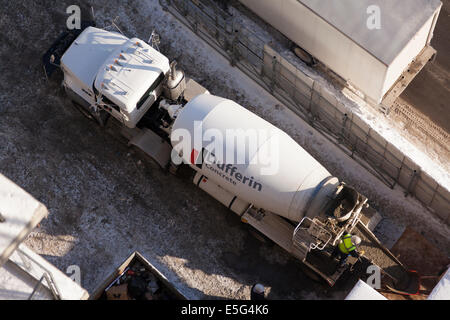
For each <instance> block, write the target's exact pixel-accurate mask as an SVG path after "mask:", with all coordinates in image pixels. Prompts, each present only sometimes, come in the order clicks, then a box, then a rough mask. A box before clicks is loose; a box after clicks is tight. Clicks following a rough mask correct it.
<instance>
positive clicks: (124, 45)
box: [61, 27, 170, 112]
mask: <svg viewBox="0 0 450 320" xmlns="http://www.w3.org/2000/svg"><path fill="white" fill-rule="evenodd" d="M61 64H62V65H63V67H64V68H65V69H68V70H69V72H71V73H72V74H73V75H74V76H75V77H77V78H78V79H79V80H80V81H81V82H83V83H84V85H85V86H86V87H87V88H92V86H94V85H95V89H96V90H98V91H99V92H100V93H102V94H103V95H104V96H106V97H107V98H108V99H109V100H111V101H112V102H114V103H115V104H117V105H118V106H119V107H121V108H123V109H124V110H125V111H128V112H131V111H132V110H133V109H134V108H136V104H137V102H138V101H139V100H140V99H141V98H142V96H143V95H144V93H145V92H146V91H147V89H148V88H149V87H150V86H151V85H152V84H153V83H154V82H155V81H156V80H157V79H158V77H159V76H160V74H161V73H163V74H164V75H166V74H167V73H168V72H169V70H170V64H169V60H168V58H167V57H165V56H164V55H163V54H161V53H160V52H158V51H157V50H155V49H153V48H152V47H151V46H150V45H148V44H147V43H145V42H144V41H142V40H140V39H137V38H132V39H129V38H127V37H125V36H123V35H121V34H118V33H115V32H110V31H105V30H102V29H98V28H94V27H89V28H87V29H86V30H84V31H83V32H82V33H81V34H80V36H79V37H78V38H77V39H76V40H75V41H74V43H73V44H72V45H71V46H70V48H69V49H68V50H67V51H66V53H65V54H64V56H63V58H62V59H61ZM94 82H95V83H94Z"/></svg>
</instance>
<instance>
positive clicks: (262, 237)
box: [248, 225, 274, 245]
mask: <svg viewBox="0 0 450 320" xmlns="http://www.w3.org/2000/svg"><path fill="white" fill-rule="evenodd" d="M248 226H249V229H248V231H249V233H250V234H251V235H252V236H253V237H254V238H255V239H256V240H258V241H259V242H261V243H264V244H268V245H272V244H273V243H274V242H273V241H272V240H270V239H269V238H268V237H266V236H265V235H264V234H263V233H261V232H260V231H258V230H256V229H255V228H253V227H252V226H250V225H248Z"/></svg>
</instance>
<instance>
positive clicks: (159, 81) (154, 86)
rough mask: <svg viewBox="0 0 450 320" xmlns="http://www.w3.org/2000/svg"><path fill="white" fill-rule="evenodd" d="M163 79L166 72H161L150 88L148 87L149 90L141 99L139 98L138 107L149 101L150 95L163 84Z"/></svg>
mask: <svg viewBox="0 0 450 320" xmlns="http://www.w3.org/2000/svg"><path fill="white" fill-rule="evenodd" d="M163 80H164V73H162V72H161V73H160V74H159V76H158V78H157V79H156V81H155V82H153V84H152V85H151V86H150V88H148V90H147V92H145V94H144V95H143V96H142V98H141V100H139V102H138V103H137V105H136V107H137V109H140V108H141V107H142V106H143V105H144V103H145V101H147V98H148V96H149V95H150V94H151V93H152V92H153V91H154V90H155V89H156V88H157V87H158V86H159V85H160V84H161V82H162V81H163Z"/></svg>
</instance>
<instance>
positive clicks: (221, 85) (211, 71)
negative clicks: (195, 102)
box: [118, 1, 450, 253]
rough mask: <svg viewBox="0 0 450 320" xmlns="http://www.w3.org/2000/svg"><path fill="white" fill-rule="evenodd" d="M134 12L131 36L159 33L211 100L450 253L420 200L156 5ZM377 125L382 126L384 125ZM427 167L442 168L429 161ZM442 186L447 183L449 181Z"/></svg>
mask: <svg viewBox="0 0 450 320" xmlns="http://www.w3.org/2000/svg"><path fill="white" fill-rule="evenodd" d="M136 9H137V10H138V11H139V12H140V13H142V15H143V17H136V19H142V18H145V20H146V21H148V24H142V25H140V24H138V23H136V21H134V20H132V19H133V18H134V17H131V18H130V15H127V14H126V13H125V12H124V11H123V10H120V11H119V12H118V15H119V17H120V23H121V24H122V25H125V26H126V28H127V29H128V30H127V31H129V32H132V33H134V34H137V35H138V36H140V37H141V38H144V39H146V38H147V36H148V35H149V34H150V33H151V30H152V28H153V27H155V28H156V30H157V31H158V32H159V33H160V35H161V39H162V44H161V50H162V51H163V53H165V54H167V55H168V56H169V57H170V58H177V59H178V60H179V63H180V67H182V68H183V69H184V70H185V71H186V72H187V74H188V75H189V76H191V77H193V78H194V79H195V80H197V81H199V82H200V83H201V84H202V85H204V86H205V87H206V88H208V89H209V90H210V92H211V93H212V94H217V95H220V96H224V97H226V98H230V99H232V100H235V101H237V102H238V103H240V104H241V105H243V106H244V107H246V108H248V109H249V110H251V111H253V112H255V113H256V114H258V115H259V116H261V117H262V118H264V119H266V120H268V121H269V122H271V123H272V124H274V125H276V126H277V127H279V128H281V129H282V130H284V131H286V132H287V133H288V134H290V135H291V136H292V137H293V138H294V140H296V141H297V142H298V143H299V144H300V145H301V146H303V147H304V148H305V149H306V150H307V151H308V152H310V153H311V154H312V155H313V156H314V157H315V158H316V159H317V160H318V161H319V162H321V163H322V164H323V165H324V166H325V167H326V168H327V169H328V170H329V171H330V172H331V173H332V174H334V175H336V176H337V177H339V178H340V179H342V180H343V181H346V182H347V183H349V184H351V185H353V186H355V187H356V188H357V189H358V190H359V191H361V192H362V193H363V194H365V195H366V196H368V197H369V199H370V201H371V204H372V205H373V206H374V207H375V208H377V209H378V210H379V211H380V212H381V214H382V215H383V216H384V217H386V218H388V219H390V220H392V221H393V222H394V223H396V224H398V225H405V226H406V225H411V226H412V227H413V228H414V229H416V230H418V231H419V232H422V233H423V234H425V235H426V236H427V237H428V238H430V239H431V241H432V242H434V243H435V244H436V245H437V246H438V247H440V248H441V249H442V250H444V252H448V253H450V246H449V244H450V243H449V241H450V240H449V239H450V229H449V228H448V226H447V225H445V224H443V223H442V222H441V221H440V220H439V219H438V218H436V217H435V216H434V215H433V214H431V213H430V212H429V211H428V210H427V209H426V208H424V207H423V206H422V205H421V204H420V203H419V202H418V201H417V200H415V199H413V198H410V197H408V198H405V196H404V190H403V189H402V188H399V187H396V188H395V189H394V190H391V189H390V188H388V187H387V186H386V185H385V184H383V183H382V182H381V181H380V180H379V179H377V178H376V177H374V176H373V175H372V174H370V173H368V172H367V171H366V170H365V169H364V168H363V167H362V166H361V165H359V164H357V163H356V162H355V161H354V160H353V159H351V158H350V157H348V156H347V155H346V154H344V153H343V152H342V151H341V150H340V149H339V148H338V147H336V146H335V145H333V144H332V143H331V142H330V141H328V140H327V139H326V138H324V137H323V136H322V135H321V134H320V133H318V132H317V131H316V130H315V129H314V128H312V127H310V126H309V125H308V124H307V123H306V122H304V121H303V120H301V119H300V118H299V117H298V116H296V115H295V114H294V113H293V112H292V111H290V110H289V109H288V108H287V107H285V106H283V105H282V103H281V102H279V101H278V100H276V99H275V98H274V97H272V96H271V95H270V94H268V93H267V92H266V91H265V90H264V89H262V88H261V87H259V86H258V85H257V84H256V83H255V82H254V81H253V80H251V79H250V78H248V77H247V76H246V75H244V74H243V73H242V72H241V71H240V70H238V69H237V68H232V67H231V66H230V64H229V62H228V61H227V60H226V59H225V58H223V57H222V56H221V55H220V54H219V53H217V52H215V51H214V50H213V49H212V48H211V47H209V46H208V45H207V44H205V43H204V42H203V41H202V40H201V39H200V38H198V37H197V36H196V35H195V34H194V33H193V32H191V31H190V30H189V29H188V28H186V27H185V26H184V25H183V24H181V23H180V22H178V21H177V20H176V19H175V18H174V17H173V16H172V15H171V14H169V13H166V12H164V11H163V10H162V8H161V7H160V5H159V3H158V1H147V2H142V3H140V5H139V7H138V8H136ZM136 25H139V26H141V28H140V29H139V30H137V29H135V28H134V27H133V26H136ZM316 77H317V76H316ZM369 118H370V117H369ZM378 125H380V126H381V124H378ZM390 131H393V130H391V129H389V128H386V130H385V132H386V133H388V132H390ZM393 135H394V134H393ZM394 140H395V139H394ZM407 145H408V144H407V143H405V144H404V146H407ZM418 154H420V152H418ZM423 159H425V158H423ZM427 164H428V165H430V164H431V165H434V166H435V167H436V168H438V166H436V165H435V164H433V162H431V161H430V160H429V161H428V162H427ZM440 170H441V169H437V171H436V172H441V173H442V176H444V177H448V175H449V173H448V172H442V171H440ZM436 172H435V173H436ZM442 176H441V180H442ZM444 180H445V181H447V182H448V179H444ZM445 181H444V182H445ZM379 232H381V233H383V230H379Z"/></svg>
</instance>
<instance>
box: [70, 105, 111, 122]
mask: <svg viewBox="0 0 450 320" xmlns="http://www.w3.org/2000/svg"><path fill="white" fill-rule="evenodd" d="M72 105H73V106H74V107H75V109H77V110H78V111H80V112H81V114H82V115H83V116H85V117H86V118H88V119H89V120H92V121H95V122H97V124H99V125H100V126H101V127H104V126H105V125H106V123H107V122H108V119H109V117H110V114H109V113H108V112H106V111H105V110H99V111H98V112H97V113H96V114H95V113H92V112H91V111H88V110H87V109H86V108H85V107H83V106H81V105H80V104H78V103H77V102H75V101H73V100H72Z"/></svg>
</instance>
